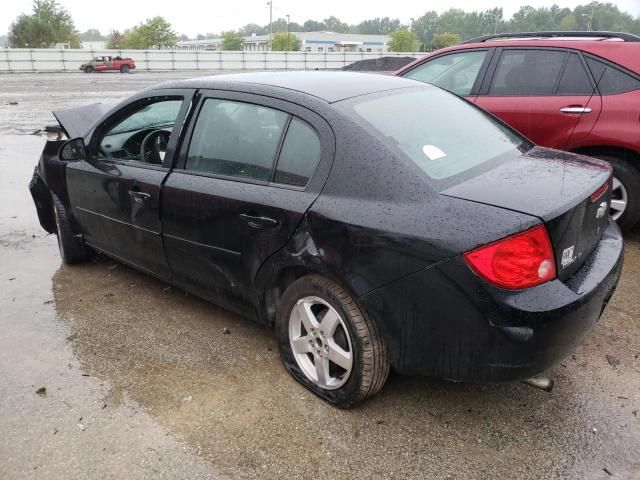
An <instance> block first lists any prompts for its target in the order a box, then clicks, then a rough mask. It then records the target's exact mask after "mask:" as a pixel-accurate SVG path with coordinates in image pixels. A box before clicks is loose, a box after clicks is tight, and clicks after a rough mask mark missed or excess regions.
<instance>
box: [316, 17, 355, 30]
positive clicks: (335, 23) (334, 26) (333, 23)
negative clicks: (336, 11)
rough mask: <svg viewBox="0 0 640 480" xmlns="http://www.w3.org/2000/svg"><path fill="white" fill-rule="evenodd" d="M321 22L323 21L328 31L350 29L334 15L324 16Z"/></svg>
mask: <svg viewBox="0 0 640 480" xmlns="http://www.w3.org/2000/svg"><path fill="white" fill-rule="evenodd" d="M322 23H324V25H325V29H326V30H327V31H329V32H336V33H347V32H348V31H349V30H350V27H349V25H347V24H346V23H344V22H342V21H341V20H340V19H339V18H337V17H334V16H331V17H329V18H325V19H324V20H323V22H322Z"/></svg>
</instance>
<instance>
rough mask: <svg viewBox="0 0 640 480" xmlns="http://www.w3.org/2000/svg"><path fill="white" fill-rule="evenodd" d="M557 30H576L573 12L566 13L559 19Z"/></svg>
mask: <svg viewBox="0 0 640 480" xmlns="http://www.w3.org/2000/svg"><path fill="white" fill-rule="evenodd" d="M558 30H564V31H569V32H571V31H575V30H578V20H576V16H575V15H574V14H571V15H567V16H566V17H564V18H563V19H562V20H560V25H559V26H558Z"/></svg>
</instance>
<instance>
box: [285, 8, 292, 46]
mask: <svg viewBox="0 0 640 480" xmlns="http://www.w3.org/2000/svg"><path fill="white" fill-rule="evenodd" d="M286 17H287V52H288V51H289V50H291V41H290V40H289V18H290V17H289V14H287V15H286Z"/></svg>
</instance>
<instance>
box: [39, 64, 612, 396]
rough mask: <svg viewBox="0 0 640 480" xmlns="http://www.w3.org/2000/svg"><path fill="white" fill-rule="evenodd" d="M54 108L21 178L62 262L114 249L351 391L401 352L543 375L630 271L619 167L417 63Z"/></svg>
mask: <svg viewBox="0 0 640 480" xmlns="http://www.w3.org/2000/svg"><path fill="white" fill-rule="evenodd" d="M55 115H56V117H57V119H58V121H59V123H60V126H61V128H62V129H63V130H64V132H65V133H66V135H67V136H68V138H70V139H71V140H68V141H66V142H64V141H62V140H55V141H49V142H48V143H47V144H46V146H45V149H44V152H43V154H42V157H41V159H40V162H39V164H38V167H37V168H36V171H35V173H34V176H33V180H32V182H31V185H30V188H31V191H32V195H33V198H34V200H35V204H36V207H37V211H38V216H39V218H40V222H41V224H42V226H43V227H44V228H45V230H47V231H48V232H51V233H54V232H55V233H56V234H57V236H58V243H59V246H60V252H61V254H62V258H63V259H64V261H65V262H66V263H76V262H80V261H82V260H85V259H87V258H88V256H89V255H90V254H91V253H92V252H94V251H98V252H102V253H104V254H107V255H109V256H111V257H113V258H116V259H118V260H120V261H122V262H125V263H127V264H129V265H131V266H133V267H135V268H137V269H140V270H143V271H145V272H148V273H150V274H151V275H155V276H157V277H159V278H161V279H163V280H165V281H167V282H169V283H171V284H174V285H177V286H179V287H180V288H183V289H185V290H188V291H190V292H193V293H195V294H197V295H199V296H201V297H203V298H206V299H208V300H210V301H212V302H215V303H217V304H219V305H222V306H224V307H226V308H228V309H231V310H234V311H236V312H238V313H240V314H242V315H244V316H247V317H251V318H254V319H255V320H257V321H258V322H261V323H264V324H267V325H271V326H273V328H274V330H275V334H276V335H277V339H278V342H279V347H280V352H281V355H282V359H283V361H284V364H285V366H286V368H287V369H288V370H289V371H290V372H291V374H292V375H293V376H294V377H295V378H296V380H298V381H299V382H301V383H302V384H304V385H305V386H306V387H308V388H309V389H311V390H312V391H313V392H314V393H316V394H317V395H319V396H321V397H322V398H324V399H325V400H327V401H329V402H331V403H334V404H336V405H339V406H342V407H347V406H350V405H353V404H355V403H357V402H359V401H361V400H363V399H364V398H365V397H368V396H370V395H373V394H375V393H376V392H377V391H379V390H380V389H381V388H382V386H383V384H384V382H385V379H386V378H387V374H388V372H389V369H390V368H391V367H393V368H394V369H395V370H396V371H398V372H400V373H402V374H422V375H430V376H437V377H442V378H446V379H452V380H459V381H473V382H475V381H514V380H521V379H526V378H529V377H531V376H533V375H535V374H538V373H539V372H541V371H543V370H545V369H547V368H548V367H550V366H552V365H553V364H554V363H556V362H558V361H559V360H560V359H562V358H563V357H564V356H565V355H567V354H569V353H570V352H571V351H572V349H574V347H575V346H576V345H577V344H578V343H579V342H580V341H581V339H582V338H583V336H584V335H586V334H587V332H588V331H589V330H590V328H591V327H592V326H593V325H594V323H595V322H596V321H597V320H598V319H599V317H600V315H601V313H602V311H603V309H604V307H605V305H606V304H607V302H608V300H609V298H610V297H611V295H612V294H613V291H614V289H615V287H616V284H617V282H618V278H619V275H620V270H621V267H622V246H623V245H622V238H621V235H620V232H619V230H618V228H617V226H616V225H615V223H614V222H613V221H611V220H610V218H609V217H608V215H607V212H608V209H609V208H608V207H609V201H610V196H611V187H612V184H611V182H612V178H611V168H610V167H609V165H608V164H606V163H604V162H601V161H598V160H594V159H591V158H587V157H583V156H578V155H573V154H569V153H563V152H559V151H554V150H548V149H543V148H539V147H536V146H535V145H533V144H531V143H530V142H529V141H528V140H526V139H525V138H523V137H522V136H520V135H519V134H517V133H515V132H514V131H513V130H511V129H510V128H509V127H507V126H505V125H504V124H502V123H501V122H499V121H497V120H496V119H495V118H493V117H492V116H490V115H489V114H487V113H485V112H483V111H481V110H479V109H478V108H476V107H474V106H472V105H470V104H468V103H466V102H465V101H464V100H461V99H459V98H457V97H455V96H454V95H451V94H449V93H447V92H445V91H442V90H440V89H438V88H435V87H432V86H428V85H425V84H422V83H419V82H415V81H412V80H408V79H403V78H396V77H387V76H376V75H367V74H354V73H329V72H309V73H305V72H297V73H259V74H239V75H225V76H217V77H210V78H199V79H193V80H187V81H180V82H175V83H169V84H164V85H160V86H158V87H155V88H151V89H148V90H144V91H142V92H140V93H138V94H137V95H135V96H133V97H131V98H130V99H128V100H126V101H125V102H123V103H121V104H120V105H118V106H117V107H115V108H113V109H111V110H109V111H108V112H105V107H104V106H101V105H94V106H87V107H82V108H80V109H75V110H69V111H66V112H61V113H55Z"/></svg>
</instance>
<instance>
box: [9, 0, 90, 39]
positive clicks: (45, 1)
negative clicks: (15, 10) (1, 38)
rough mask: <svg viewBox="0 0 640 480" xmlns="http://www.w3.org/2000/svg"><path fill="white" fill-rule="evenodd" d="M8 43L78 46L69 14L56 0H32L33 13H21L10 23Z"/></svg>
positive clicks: (76, 34)
mask: <svg viewBox="0 0 640 480" xmlns="http://www.w3.org/2000/svg"><path fill="white" fill-rule="evenodd" d="M9 43H10V45H11V46H12V47H18V48H20V47H27V46H29V47H35V48H40V47H45V48H49V47H53V46H55V44H56V43H68V44H69V45H70V46H71V48H79V47H80V39H79V37H78V32H77V31H76V28H75V25H74V24H73V19H72V18H71V15H70V14H69V13H68V12H67V11H66V10H65V9H64V8H63V7H61V6H60V5H58V3H57V2H56V0H34V2H33V14H32V15H25V14H22V15H20V16H19V17H18V18H17V19H16V20H15V21H14V22H13V23H12V24H11V27H10V29H9Z"/></svg>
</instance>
